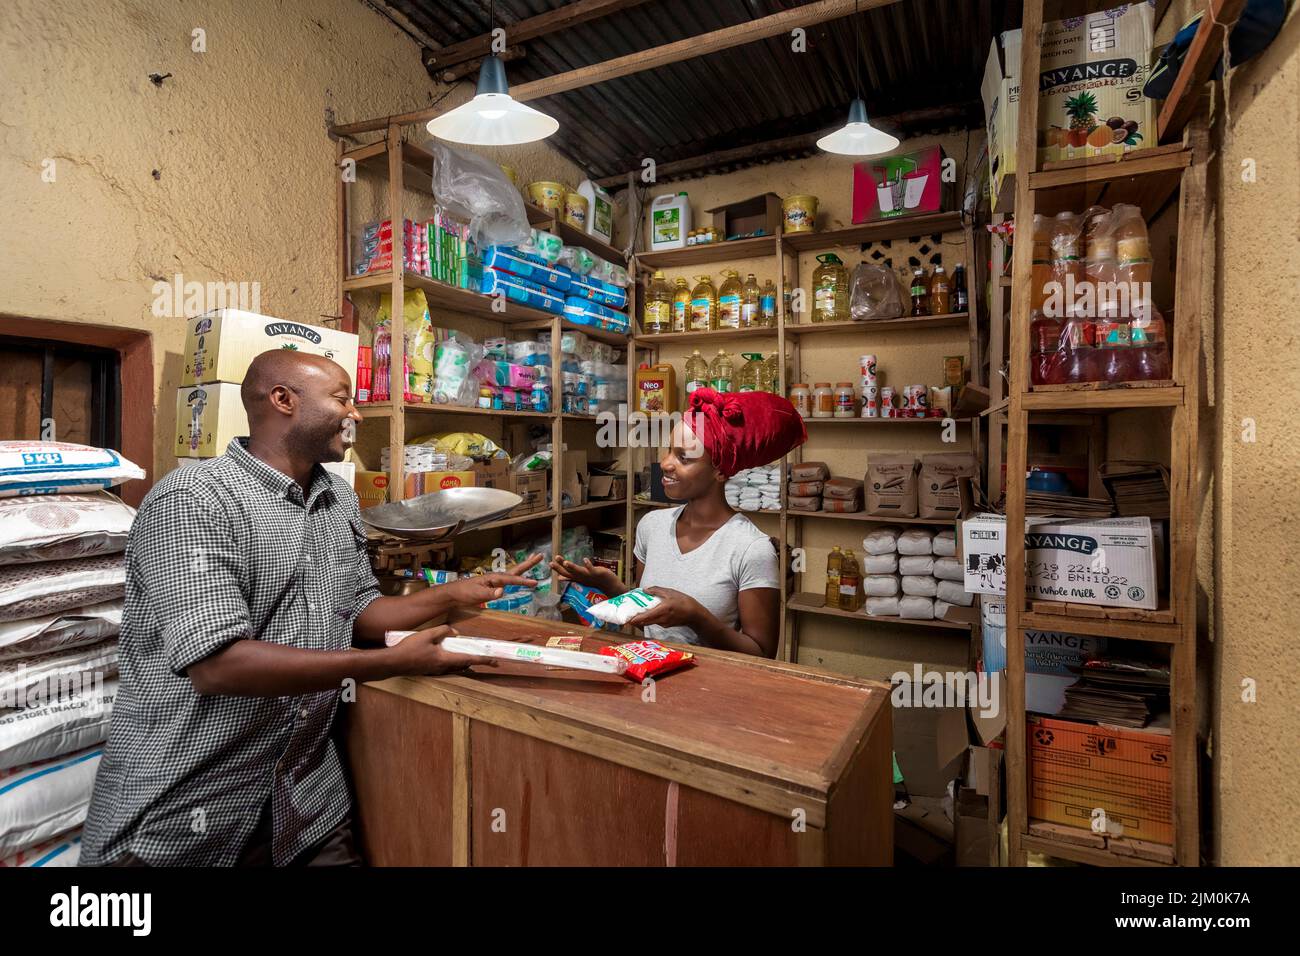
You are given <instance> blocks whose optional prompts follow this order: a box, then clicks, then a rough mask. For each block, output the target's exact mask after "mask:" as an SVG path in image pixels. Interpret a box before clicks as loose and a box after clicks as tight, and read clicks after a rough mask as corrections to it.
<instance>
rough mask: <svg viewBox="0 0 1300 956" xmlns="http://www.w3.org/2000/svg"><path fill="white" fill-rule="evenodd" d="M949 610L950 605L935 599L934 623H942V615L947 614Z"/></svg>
mask: <svg viewBox="0 0 1300 956" xmlns="http://www.w3.org/2000/svg"><path fill="white" fill-rule="evenodd" d="M951 608H952V605H951V604H949V603H948V602H947V601H940V600H939V599H938V598H935V599H934V619H935V620H936V621H942V620H943V617H944V615H945V614H947V613H948V611H949V610H950V609H951Z"/></svg>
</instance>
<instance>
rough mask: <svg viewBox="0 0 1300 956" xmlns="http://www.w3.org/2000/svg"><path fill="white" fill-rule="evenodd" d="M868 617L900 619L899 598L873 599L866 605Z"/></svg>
mask: <svg viewBox="0 0 1300 956" xmlns="http://www.w3.org/2000/svg"><path fill="white" fill-rule="evenodd" d="M865 607H866V610H867V616H868V617H898V598H896V597H871V598H867V603H866V605H865Z"/></svg>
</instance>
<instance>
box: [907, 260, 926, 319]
mask: <svg viewBox="0 0 1300 956" xmlns="http://www.w3.org/2000/svg"><path fill="white" fill-rule="evenodd" d="M909 292H910V293H911V296H912V314H913V315H929V314H930V303H929V298H930V280H929V279H927V278H926V277H925V270H924V269H913V270H912V286H911V288H910V289H909Z"/></svg>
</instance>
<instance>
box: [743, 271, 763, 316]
mask: <svg viewBox="0 0 1300 956" xmlns="http://www.w3.org/2000/svg"><path fill="white" fill-rule="evenodd" d="M760 298H761V295H760V293H759V291H758V280H757V279H755V278H754V273H752V272H751V273H750V274H749V275H748V276H746V278H745V286H744V289H743V290H742V291H741V294H740V327H741V328H742V329H757V328H759V327H760V326H761V325H762V323H761V322H760V321H759V299H760Z"/></svg>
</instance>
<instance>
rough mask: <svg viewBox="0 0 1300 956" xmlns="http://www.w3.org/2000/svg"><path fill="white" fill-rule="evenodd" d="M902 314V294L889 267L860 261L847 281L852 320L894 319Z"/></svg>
mask: <svg viewBox="0 0 1300 956" xmlns="http://www.w3.org/2000/svg"><path fill="white" fill-rule="evenodd" d="M902 314H903V295H902V292H901V291H900V290H899V288H898V278H897V277H896V276H895V275H894V272H893V270H892V269H888V268H886V267H885V266H878V265H874V264H873V263H870V262H860V263H858V264H857V266H855V267H854V269H853V278H852V279H851V280H850V285H849V315H850V316H851V317H852V318H853V321H855V322H864V321H870V320H872V319H897V318H898V317H900V316H901V315H902Z"/></svg>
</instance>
